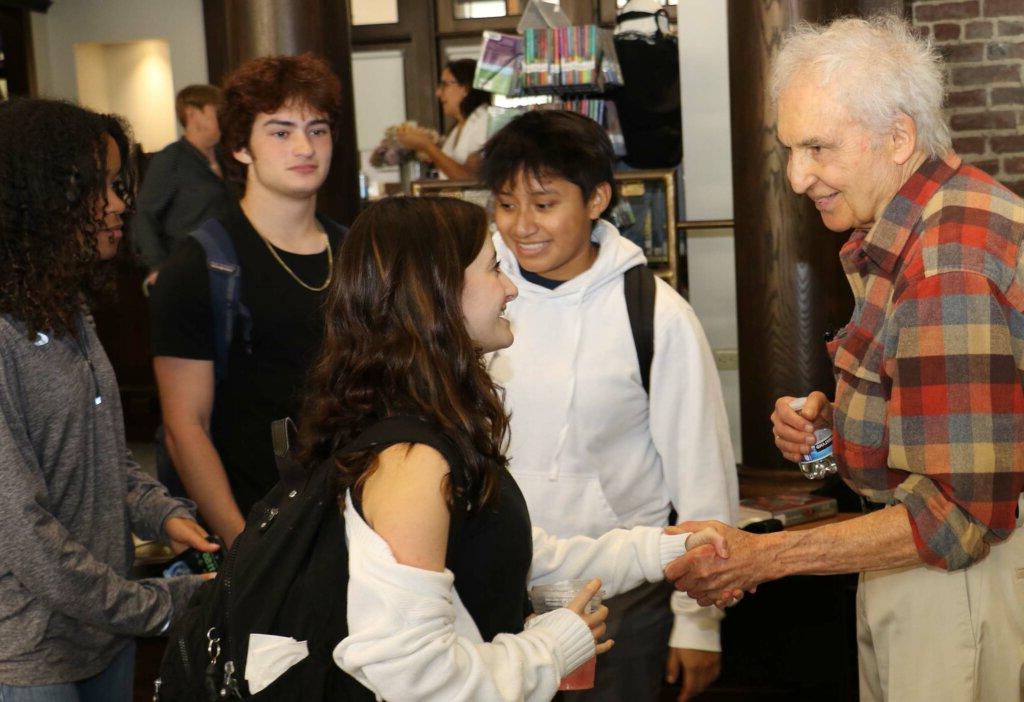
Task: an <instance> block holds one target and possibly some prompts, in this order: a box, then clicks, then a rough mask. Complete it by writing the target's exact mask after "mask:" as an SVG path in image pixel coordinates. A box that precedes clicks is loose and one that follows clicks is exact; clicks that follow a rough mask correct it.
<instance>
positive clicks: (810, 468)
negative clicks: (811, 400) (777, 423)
mask: <svg viewBox="0 0 1024 702" xmlns="http://www.w3.org/2000/svg"><path fill="white" fill-rule="evenodd" d="M806 402H807V398H806V397H798V398H796V399H795V400H793V401H792V402H790V403H789V408H790V409H791V410H793V411H794V412H799V411H800V410H802V409H803V408H804V403H806ZM838 470H839V466H837V465H836V459H835V458H833V457H832V427H831V426H829V425H828V424H824V423H822V424H821V426H818V425H817V424H816V425H815V427H814V445H813V446H811V449H810V451H808V452H807V453H805V454H804V459H803V460H802V461H800V472H801V473H803V474H804V477H805V478H807V479H808V480H821V479H822V478H825V477H827V476H829V475H832V474H833V473H836V472H837V471H838Z"/></svg>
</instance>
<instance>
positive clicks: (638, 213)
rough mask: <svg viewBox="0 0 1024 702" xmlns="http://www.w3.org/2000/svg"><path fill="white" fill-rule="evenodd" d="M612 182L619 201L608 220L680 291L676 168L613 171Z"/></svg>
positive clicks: (659, 273)
mask: <svg viewBox="0 0 1024 702" xmlns="http://www.w3.org/2000/svg"><path fill="white" fill-rule="evenodd" d="M615 182H616V184H617V185H618V187H619V204H618V205H617V206H616V208H615V210H614V211H613V212H612V213H611V220H612V221H613V222H614V223H615V225H616V226H617V227H618V228H619V232H621V234H622V236H624V237H626V238H627V239H629V240H630V241H632V242H633V243H634V244H636V245H637V246H639V247H640V248H642V249H643V250H644V255H645V256H647V264H648V265H649V266H650V267H651V269H652V270H653V271H654V272H655V273H656V274H657V275H659V276H661V277H662V278H664V279H665V280H666V281H667V282H668V283H669V285H671V286H672V287H674V288H676V289H677V290H680V289H681V288H680V283H681V282H682V281H681V280H680V277H679V237H678V234H677V230H676V173H675V170H674V169H672V168H664V169H661V168H659V169H652V170H637V171H616V173H615Z"/></svg>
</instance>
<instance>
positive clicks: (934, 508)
mask: <svg viewBox="0 0 1024 702" xmlns="http://www.w3.org/2000/svg"><path fill="white" fill-rule="evenodd" d="M1022 239H1024V201H1022V200H1021V199H1020V198H1019V197H1017V196H1016V195H1014V194H1013V193H1011V192H1010V191H1009V190H1007V189H1005V188H1004V187H1002V186H1001V185H999V184H998V183H996V182H995V181H993V180H992V178H990V177H989V176H988V175H986V174H985V173H983V172H982V171H979V170H978V169H976V168H973V167H971V166H966V165H962V164H961V162H960V159H959V158H958V157H956V156H951V157H949V158H948V159H946V160H939V159H932V160H929V161H928V162H926V163H925V164H924V165H923V166H922V167H921V168H920V169H918V171H917V172H916V173H915V174H914V175H913V176H912V177H911V178H910V180H909V181H907V183H906V184H905V185H904V186H903V187H902V188H901V189H900V192H899V193H898V194H897V195H896V197H895V198H894V199H893V201H892V202H891V203H889V205H888V207H886V210H885V212H884V214H883V216H882V218H881V220H880V221H879V222H877V223H876V224H875V226H874V227H872V228H871V230H870V231H863V230H861V231H856V232H854V233H853V235H852V236H851V237H850V240H849V241H847V242H846V244H845V245H844V246H843V249H842V252H841V254H840V256H841V259H842V262H843V267H844V269H845V271H846V275H847V278H848V279H849V281H850V286H851V287H852V288H853V293H854V297H855V299H856V307H855V309H854V313H853V317H852V319H851V320H850V323H849V324H848V325H847V326H846V327H845V328H844V329H843V330H842V331H841V332H840V333H839V334H838V335H837V337H836V338H835V339H834V340H833V341H832V342H830V343H829V345H828V346H829V352H830V354H831V355H832V358H833V363H834V365H835V373H836V381H837V384H836V397H835V445H834V450H835V456H836V459H837V462H838V463H839V466H840V473H841V475H842V476H843V477H844V479H845V480H846V481H847V482H848V483H849V484H850V485H851V486H852V487H854V488H855V489H856V490H857V491H859V492H861V493H862V494H863V495H865V496H866V497H867V498H868V499H870V500H873V501H876V502H885V503H890V504H891V503H894V502H902V503H904V504H905V505H906V506H907V509H908V510H909V512H910V518H911V523H912V527H913V531H914V540H915V542H916V544H917V549H918V552H919V553H920V554H921V557H922V559H924V561H925V562H926V563H930V564H932V565H935V566H939V567H942V568H946V569H950V570H952V569H956V568H964V567H966V566H968V565H970V564H971V563H973V562H975V561H977V560H978V559H980V558H982V557H984V556H985V554H987V553H988V549H989V544H990V543H992V542H998V541H1001V540H1002V539H1005V538H1006V537H1007V536H1009V534H1010V532H1011V531H1012V530H1013V528H1014V526H1015V517H1016V506H1017V499H1018V496H1019V495H1020V493H1021V491H1022V489H1024V389H1022V378H1024V259H1022V255H1021V254H1022V250H1021V242H1022Z"/></svg>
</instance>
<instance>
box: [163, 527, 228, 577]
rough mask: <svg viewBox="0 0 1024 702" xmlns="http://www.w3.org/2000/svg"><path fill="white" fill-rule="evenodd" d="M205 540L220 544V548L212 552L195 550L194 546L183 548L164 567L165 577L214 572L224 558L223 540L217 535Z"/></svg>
mask: <svg viewBox="0 0 1024 702" xmlns="http://www.w3.org/2000/svg"><path fill="white" fill-rule="evenodd" d="M206 540H207V541H210V542H212V543H215V544H220V549H218V550H216V551H212V552H206V551H197V550H196V549H194V548H189V549H185V550H184V551H182V552H181V553H179V554H178V555H177V556H176V557H175V558H174V560H172V561H171V562H170V563H168V564H167V567H166V568H164V577H165V578H174V577H177V576H179V575H203V574H204V573H216V572H217V570H219V569H220V564H221V562H223V560H224V553H225V548H224V542H223V541H221V539H220V537H219V536H213V535H210V536H207V537H206Z"/></svg>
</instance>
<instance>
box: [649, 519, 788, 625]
mask: <svg viewBox="0 0 1024 702" xmlns="http://www.w3.org/2000/svg"><path fill="white" fill-rule="evenodd" d="M680 526H681V527H689V526H699V527H701V528H705V527H707V526H710V527H711V528H713V529H715V531H717V532H718V533H720V534H721V535H722V536H723V537H724V538H725V542H726V547H727V550H728V554H729V557H728V558H722V557H721V556H720V555H719V554H718V553H716V550H715V546H714V545H712V544H704V545H701V546H697V547H696V548H694V549H691V550H689V551H687V553H686V554H685V555H683V556H680V557H679V558H677V559H675V560H674V561H672V562H671V563H669V564H668V566H666V567H665V578H666V580H669V581H671V582H672V583H673V584H674V585H675V587H676V589H677V590H682V591H683V592H686V593H687V594H688V595H690V597H692V598H693V599H694V600H696V601H697V603H698V604H700V605H701V606H705V607H706V606H709V605H716V606H718V607H726V606H728V605H729V604H732V603H734V602H735V601H737V600H738V599H740V598H741V597H742V596H743V593H744V592H754V591H755V590H756V589H757V586H758V585H759V584H760V583H762V582H764V581H765V580H768V579H770V575H769V571H770V562H769V559H768V556H767V553H766V552H765V549H764V548H762V546H763V545H764V544H763V543H760V542H758V540H757V539H758V537H756V536H755V535H753V534H748V533H747V532H745V531H741V530H739V529H735V528H733V527H730V526H728V525H726V524H722V523H721V522H696V523H690V524H681V525H680ZM688 530H691V529H688Z"/></svg>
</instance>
